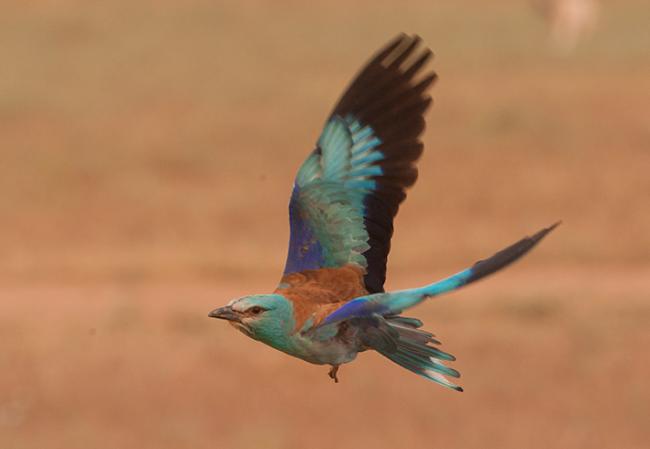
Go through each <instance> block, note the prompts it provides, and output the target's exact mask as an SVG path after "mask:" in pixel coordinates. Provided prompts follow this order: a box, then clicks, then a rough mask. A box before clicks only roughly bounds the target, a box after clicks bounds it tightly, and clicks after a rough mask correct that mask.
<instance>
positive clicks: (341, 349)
mask: <svg viewBox="0 0 650 449" xmlns="http://www.w3.org/2000/svg"><path fill="white" fill-rule="evenodd" d="M305 343H306V344H304V345H300V347H299V348H297V349H298V350H297V351H296V352H295V353H293V354H292V355H294V356H296V357H298V358H301V359H303V360H305V361H307V362H309V363H314V364H316V365H342V364H344V363H348V362H351V361H352V360H354V359H355V358H356V356H357V352H358V351H357V349H356V348H354V347H351V346H350V345H349V344H347V343H345V342H342V341H340V340H336V339H332V340H328V341H324V342H313V341H311V342H305Z"/></svg>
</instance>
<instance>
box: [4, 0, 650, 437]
mask: <svg viewBox="0 0 650 449" xmlns="http://www.w3.org/2000/svg"><path fill="white" fill-rule="evenodd" d="M552 1H553V0H549V2H546V3H549V4H551V3H552ZM557 1H558V2H559V1H562V0H557ZM542 3H545V2H544V1H543V0H537V1H533V0H530V1H514V0H501V1H498V2H492V3H490V6H489V7H486V6H485V4H484V3H482V2H479V1H478V0H462V1H459V2H425V1H413V2H408V3H404V2H388V1H378V2H369V1H362V2H356V3H350V2H343V1H330V2H326V3H316V4H310V5H307V4H304V3H301V2H295V1H278V2H271V1H261V0H255V1H246V2H235V1H218V2H215V1H207V0H188V1H183V2H179V1H173V0H165V1H163V2H153V1H145V0H134V1H129V2H126V1H115V2H108V3H99V2H84V1H80V0H66V1H56V2H55V1H35V2H22V1H7V2H4V3H3V14H2V16H1V17H0V54H1V55H2V56H3V61H4V64H2V67H0V154H1V155H2V165H0V192H2V194H1V195H0V211H1V212H0V213H1V219H2V232H1V233H0V251H1V253H2V254H3V257H2V258H0V336H1V339H0V367H2V368H3V369H2V370H1V371H0V447H3V448H5V447H6V448H9V449H30V448H36V447H38V448H47V447H67V448H70V449H74V448H76V447H82V446H83V447H89V446H90V447H96V448H99V447H115V446H119V447H123V448H131V447H133V448H135V447H143V446H145V447H158V448H183V447H188V448H189V447H191V448H197V447H208V446H210V447H214V446H215V445H216V446H218V447H223V448H235V449H239V448H254V447H265V448H270V449H272V448H275V447H278V448H280V447H282V448H298V447H305V446H309V447H315V448H318V447H325V446H326V445H327V446H328V447H329V446H330V445H331V444H333V443H332V442H331V441H330V438H331V434H332V432H336V433H339V434H340V435H341V441H340V442H337V444H338V443H340V444H339V445H340V446H341V447H353V446H359V445H361V446H364V447H365V446H372V447H374V449H381V448H383V447H413V448H419V447H431V446H432V445H435V446H440V447H445V448H450V449H451V448H460V447H462V448H473V447H476V448H479V447H481V448H483V447H500V448H515V447H517V448H520V447H527V448H536V447H540V448H541V447H545V448H546V447H563V448H572V447H593V448H596V447H603V448H604V447H613V445H615V446H616V447H621V448H641V447H645V446H646V445H647V444H648V442H649V441H650V433H649V431H648V429H647V426H646V425H645V420H646V419H647V416H648V415H649V414H650V408H649V407H650V406H649V405H648V404H650V401H648V399H650V389H649V388H648V387H647V385H646V383H647V381H646V379H647V378H648V376H650V366H649V362H648V360H645V359H647V357H646V358H644V357H643V355H642V354H643V353H646V352H647V349H646V348H647V346H648V343H650V336H649V335H648V332H647V324H648V322H649V320H650V301H649V300H650V232H649V230H650V208H649V207H648V204H649V200H650V176H648V167H650V113H649V110H648V108H649V105H650V55H649V54H648V49H649V48H650V33H648V28H647V17H648V13H649V12H650V7H649V6H648V4H647V2H644V1H641V0H627V1H622V2H608V3H605V2H598V3H597V5H598V9H597V10H594V11H597V12H592V13H591V14H593V17H592V18H591V20H592V21H593V23H590V25H589V26H590V27H591V29H589V31H588V32H587V31H585V32H584V35H581V36H580V38H579V39H577V40H576V41H575V42H573V41H572V42H570V43H569V44H567V45H566V46H564V47H562V46H558V45H557V43H554V40H553V39H558V37H557V36H560V37H561V36H562V34H561V33H556V35H553V31H552V30H554V28H553V27H554V26H559V25H557V24H556V23H551V20H552V19H550V18H549V17H550V16H549V15H548V12H546V13H542V12H541V11H546V10H544V9H543V8H541V7H539V5H538V4H540V5H541V4H542ZM545 14H546V15H545ZM596 14H597V15H596ZM595 17H597V20H596V19H595ZM557 23H560V22H557ZM399 32H406V33H416V34H419V35H420V36H421V37H422V39H423V42H424V44H425V45H427V46H429V47H430V48H431V49H432V50H433V52H434V53H435V55H436V56H435V59H434V60H433V62H432V64H431V66H432V67H433V69H434V70H435V71H436V72H437V73H438V75H439V77H440V79H439V81H438V82H437V83H436V85H435V86H434V87H433V89H432V92H431V93H432V96H433V98H434V105H433V107H432V108H431V109H430V110H429V112H428V113H427V128H426V131H425V134H424V136H423V140H424V143H425V151H424V154H423V157H422V159H421V160H420V162H419V165H418V167H419V179H418V182H417V183H416V185H415V186H414V187H413V188H412V189H411V190H410V191H409V193H408V197H407V200H406V201H405V202H404V203H403V205H402V207H401V209H400V213H399V215H398V217H397V219H396V222H395V235H394V237H393V241H392V251H391V254H390V257H389V263H388V279H387V288H388V289H394V288H404V287H407V286H417V285H423V284H425V283H428V282H431V281H433V280H435V279H437V278H440V277H443V276H446V275H448V274H451V273H454V272H456V271H458V270H460V269H463V268H465V267H467V266H469V265H471V264H473V263H474V262H476V261H477V260H479V259H482V258H485V257H487V256H489V255H491V254H493V253H494V252H496V251H498V250H500V249H502V248H503V247H505V246H507V245H509V244H511V243H513V242H514V241H516V240H518V239H520V238H522V237H523V236H524V235H530V234H532V233H534V232H536V231H537V230H539V229H540V228H542V227H545V226H548V225H550V224H552V223H554V222H556V221H558V220H562V225H561V226H560V227H559V228H558V229H556V230H555V231H554V232H553V233H552V234H551V235H549V236H548V237H547V238H546V239H545V240H544V241H543V242H542V243H541V244H540V245H539V247H538V248H536V249H535V250H534V251H533V252H532V253H531V254H530V255H528V256H526V257H525V258H524V259H523V260H522V261H521V262H518V263H517V264H516V265H514V266H513V267H511V268H508V269H507V270H505V271H504V272H502V273H499V274H497V275H496V276H494V277H490V278H489V279H487V280H486V281H482V282H480V283H478V284H476V285H473V286H471V287H469V288H468V289H467V290H463V291H460V292H458V293H455V294H454V295H450V296H448V297H444V298H440V299H436V300H435V301H430V302H428V303H426V304H424V305H422V306H420V307H418V308H417V309H415V310H413V311H412V313H411V315H413V316H417V317H421V318H423V319H424V320H425V322H426V326H425V327H426V328H427V329H431V330H433V332H435V333H436V334H437V335H440V336H441V339H442V340H443V342H445V348H446V349H449V350H450V352H452V353H453V354H454V355H456V356H457V357H458V362H456V363H455V364H454V367H455V368H457V369H459V370H460V371H461V372H462V374H463V377H462V378H461V384H462V385H463V386H464V387H466V393H464V394H462V395H453V394H449V393H448V392H446V391H442V390H441V389H440V388H437V387H436V386H435V385H431V384H429V383H427V382H426V381H423V380H422V379H419V378H417V377H416V376H413V375H411V374H410V373H408V372H405V371H403V370H399V369H398V368H396V367H395V366H393V365H390V363H389V362H388V361H386V360H384V359H381V358H379V357H378V356H375V355H367V354H364V355H362V356H360V357H359V359H358V360H357V361H356V362H355V363H353V364H351V365H346V366H344V367H342V376H341V377H342V383H341V384H340V385H336V387H335V388H334V386H333V385H331V384H330V383H329V381H328V379H327V378H326V371H327V370H326V368H325V367H316V366H312V365H307V364H304V363H302V362H299V361H296V360H292V359H289V358H288V357H287V356H285V355H283V354H280V353H275V352H274V351H271V350H270V349H268V348H265V347H262V346H261V345H259V344H257V343H255V342H252V341H248V340H246V339H244V338H243V337H242V336H241V335H239V334H238V333H236V332H235V331H234V330H233V329H231V328H230V327H227V326H220V324H223V323H215V322H213V321H210V320H208V319H207V318H206V315H207V312H208V311H209V310H210V309H211V308H213V307H216V306H218V305H221V304H223V303H225V302H227V301H228V300H229V299H231V298H232V297H236V296H241V295H244V294H247V293H253V292H264V291H270V290H272V289H273V288H274V286H275V283H276V282H277V280H278V279H279V277H280V274H281V271H282V268H283V265H284V261H285V257H286V246H287V242H288V232H289V229H288V217H287V204H288V200H289V194H290V190H291V185H292V182H293V176H294V174H295V171H296V170H297V168H298V167H299V165H300V164H301V163H302V161H303V159H304V158H305V157H306V156H307V154H308V153H309V151H311V149H312V148H313V146H314V144H315V142H316V139H317V137H318V135H319V133H320V130H321V127H322V125H323V122H324V121H325V119H326V117H327V115H328V114H329V111H330V109H331V108H332V107H333V105H334V104H335V102H336V100H337V99H338V97H339V95H340V94H341V93H342V92H343V90H344V88H345V87H346V86H347V83H348V82H349V81H350V80H351V79H352V78H353V76H354V75H355V73H356V72H357V71H358V70H359V69H360V68H361V66H362V65H363V64H364V63H365V61H367V59H368V58H369V57H370V56H371V55H372V54H373V52H375V51H376V50H377V49H378V48H380V47H381V46H382V45H383V44H384V43H385V42H386V41H388V40H389V39H391V38H392V37H393V36H395V35H396V34H397V33H399ZM495 358H498V360H495ZM398 382H399V383H398ZM316 404H319V405H320V406H318V405H316ZM348 411H349V414H346V412H348ZM355 425H356V427H355ZM464 426H466V427H464ZM215 429H216V430H218V432H215ZM252 429H255V430H257V431H258V432H253V431H252ZM549 429H554V431H552V432H549ZM313 436H316V438H314V437H313ZM319 438H320V439H319ZM326 443H327V444H326Z"/></svg>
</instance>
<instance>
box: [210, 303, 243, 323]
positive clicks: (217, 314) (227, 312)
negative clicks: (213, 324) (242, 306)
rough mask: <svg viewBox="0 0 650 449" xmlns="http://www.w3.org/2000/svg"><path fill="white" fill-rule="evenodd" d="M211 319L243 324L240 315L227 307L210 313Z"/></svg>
mask: <svg viewBox="0 0 650 449" xmlns="http://www.w3.org/2000/svg"><path fill="white" fill-rule="evenodd" d="M208 316H209V317H210V318H219V319H221V320H228V321H235V322H238V323H239V322H241V319H240V317H239V314H238V313H237V312H235V311H234V310H232V307H230V306H225V307H219V308H218V309H214V310H213V311H212V312H210V313H208Z"/></svg>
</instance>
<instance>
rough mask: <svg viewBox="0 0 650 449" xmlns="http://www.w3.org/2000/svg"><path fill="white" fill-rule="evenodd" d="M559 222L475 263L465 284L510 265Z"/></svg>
mask: <svg viewBox="0 0 650 449" xmlns="http://www.w3.org/2000/svg"><path fill="white" fill-rule="evenodd" d="M560 223H562V222H561V221H558V222H556V223H554V224H552V225H551V226H549V227H547V228H544V229H542V230H541V231H538V232H537V233H535V234H533V235H532V236H531V237H524V238H523V239H521V240H519V241H518V242H517V243H514V244H512V245H510V246H509V247H507V248H505V249H503V250H501V251H499V252H498V253H496V254H495V255H493V256H492V257H490V258H488V259H485V260H481V261H479V262H477V263H475V264H474V266H473V267H472V275H471V276H470V277H469V279H467V281H466V284H469V283H470V282H474V281H477V280H479V279H481V278H483V277H485V276H487V275H489V274H491V273H494V272H495V271H498V270H500V269H501V268H503V267H505V266H507V265H510V264H511V263H512V262H514V261H515V260H517V259H519V258H520V257H521V256H523V255H524V254H526V253H527V252H528V251H530V250H531V249H533V248H534V247H535V246H536V245H537V244H538V243H539V241H540V240H542V239H543V238H544V237H545V236H546V235H547V234H548V233H549V232H551V231H552V230H553V229H555V228H557V227H558V226H559V225H560Z"/></svg>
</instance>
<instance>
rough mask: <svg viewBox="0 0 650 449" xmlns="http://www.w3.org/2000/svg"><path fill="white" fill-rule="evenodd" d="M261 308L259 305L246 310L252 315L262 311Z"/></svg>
mask: <svg viewBox="0 0 650 449" xmlns="http://www.w3.org/2000/svg"><path fill="white" fill-rule="evenodd" d="M263 310H264V309H262V308H261V307H260V306H253V307H251V308H250V309H248V311H249V312H250V313H251V314H253V315H259V314H260V313H262V311H263Z"/></svg>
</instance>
